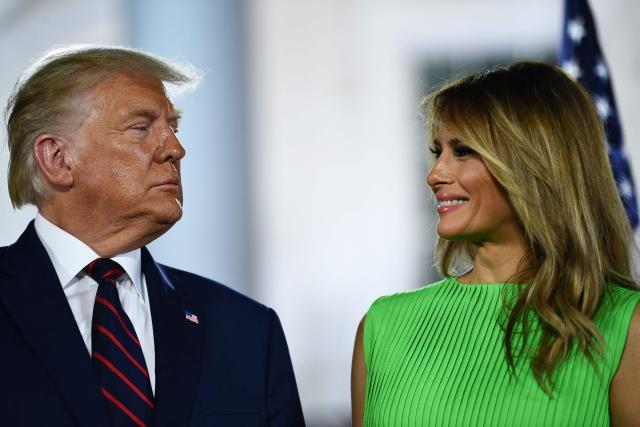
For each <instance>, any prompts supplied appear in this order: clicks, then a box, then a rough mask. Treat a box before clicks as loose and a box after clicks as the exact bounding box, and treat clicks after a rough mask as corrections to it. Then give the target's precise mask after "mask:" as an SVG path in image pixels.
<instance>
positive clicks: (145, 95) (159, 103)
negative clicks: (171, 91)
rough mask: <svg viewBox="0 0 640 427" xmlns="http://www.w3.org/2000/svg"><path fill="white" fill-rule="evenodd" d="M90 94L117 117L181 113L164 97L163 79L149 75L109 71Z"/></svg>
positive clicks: (175, 114) (175, 115) (174, 114)
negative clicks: (110, 73) (111, 72)
mask: <svg viewBox="0 0 640 427" xmlns="http://www.w3.org/2000/svg"><path fill="white" fill-rule="evenodd" d="M89 97H90V98H93V100H94V101H96V104H99V105H100V106H101V107H103V108H104V109H110V110H111V111H112V112H113V113H114V114H116V115H117V116H119V117H129V116H145V117H147V116H148V117H157V116H160V115H163V114H165V115H167V116H171V117H178V116H180V112H179V111H178V110H177V109H176V108H175V106H174V105H173V103H172V102H171V100H170V99H169V98H168V97H167V94H166V91H165V88H164V85H163V83H162V82H161V81H160V80H158V79H156V78H154V77H151V76H145V75H140V74H125V73H116V74H112V75H109V76H107V77H106V78H105V79H104V80H102V81H101V82H100V83H98V84H97V85H96V86H95V87H94V88H93V90H92V91H91V94H90V96H89ZM96 106H98V105H96Z"/></svg>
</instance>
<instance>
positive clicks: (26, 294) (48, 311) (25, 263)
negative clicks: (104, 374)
mask: <svg viewBox="0 0 640 427" xmlns="http://www.w3.org/2000/svg"><path fill="white" fill-rule="evenodd" d="M6 255H7V256H6V257H4V258H3V259H2V261H0V270H3V271H5V272H6V273H7V274H8V275H9V277H10V279H9V280H8V281H7V282H5V283H3V284H2V286H0V298H1V299H2V300H3V301H4V303H5V306H6V307H7V309H8V311H9V312H10V313H11V316H12V317H13V319H14V321H15V323H16V325H17V326H18V328H19V329H20V330H21V331H22V333H23V335H24V337H25V339H26V340H27V342H28V343H29V344H30V345H31V347H32V348H33V350H34V352H35V353H36V354H37V355H38V356H39V358H40V360H41V361H42V363H43V364H44V365H45V366H46V368H47V369H48V371H49V372H50V373H51V376H52V377H53V379H54V381H56V383H57V384H58V386H59V387H60V392H61V393H62V395H63V396H64V399H65V400H66V402H67V403H68V405H69V408H70V409H71V411H72V412H73V414H74V416H75V418H76V419H77V421H78V424H80V425H91V426H107V421H106V420H107V413H106V411H105V407H104V403H103V400H102V396H101V395H100V393H99V389H98V384H97V381H96V379H95V373H94V370H93V366H92V363H91V358H90V356H89V353H88V352H87V348H86V347H85V345H84V341H83V340H82V336H81V335H80V331H79V330H78V325H77V324H76V322H75V319H74V317H73V314H72V312H71V309H70V308H69V304H68V302H67V299H66V297H65V295H64V292H63V290H62V286H61V285H60V282H59V280H58V277H57V275H56V272H55V270H54V268H53V265H52V264H51V260H50V259H49V256H48V254H47V252H46V250H45V249H44V247H43V246H42V243H41V242H40V239H39V238H38V236H37V234H36V232H35V228H34V226H33V221H32V222H31V223H30V224H29V226H28V227H27V229H26V230H25V232H24V233H23V234H22V236H20V239H18V241H17V242H16V243H15V244H14V245H12V246H11V247H9V248H7V252H6Z"/></svg>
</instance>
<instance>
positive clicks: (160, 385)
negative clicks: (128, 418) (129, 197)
mask: <svg viewBox="0 0 640 427" xmlns="http://www.w3.org/2000/svg"><path fill="white" fill-rule="evenodd" d="M142 271H143V273H144V275H145V280H146V283H147V290H148V294H149V300H150V304H151V319H152V322H153V335H154V344H155V355H156V402H155V404H156V405H155V414H156V426H178V425H184V424H185V420H188V419H189V418H190V414H191V412H192V410H193V406H194V399H195V396H196V393H197V389H198V376H199V373H200V366H201V361H200V357H201V356H200V354H201V351H200V350H201V344H202V328H203V327H204V326H203V325H200V324H196V323H193V322H190V321H188V320H187V319H186V318H185V310H188V309H189V308H190V307H188V306H185V302H186V298H187V292H186V290H185V289H184V288H183V287H181V286H180V283H175V281H174V280H173V279H172V278H171V277H169V276H168V275H167V274H166V273H165V271H164V270H163V269H162V267H160V266H158V265H157V264H156V263H155V261H154V260H153V258H152V257H151V255H150V254H149V251H148V250H147V249H146V248H142Z"/></svg>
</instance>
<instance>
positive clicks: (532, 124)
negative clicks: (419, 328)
mask: <svg viewBox="0 0 640 427" xmlns="http://www.w3.org/2000/svg"><path fill="white" fill-rule="evenodd" d="M422 111H423V113H424V115H425V117H426V120H427V126H428V130H429V133H430V134H431V140H433V139H434V137H435V135H436V133H437V131H438V128H439V126H440V125H441V123H445V124H446V126H447V128H449V129H450V130H452V132H453V133H455V134H456V136H457V137H458V138H460V139H461V140H462V141H464V142H465V144H466V145H468V146H469V147H470V148H471V149H473V150H475V151H476V152H477V153H478V154H479V155H480V156H481V157H482V159H483V161H484V163H485V165H486V167H487V169H488V170H489V171H490V172H491V174H492V175H493V176H494V177H495V179H496V180H497V181H498V183H499V184H500V185H501V186H502V187H503V188H504V189H505V190H506V192H507V194H508V197H509V200H510V203H511V205H512V207H513V210H514V213H515V215H516V218H517V220H518V221H519V223H520V225H521V227H522V230H523V233H524V236H525V240H526V243H527V254H526V255H525V257H524V258H523V259H522V260H521V261H520V264H519V268H518V271H517V273H516V274H515V275H514V277H512V278H511V279H510V280H509V281H510V282H513V283H519V284H523V285H522V286H521V287H518V289H519V291H518V292H517V293H516V295H515V297H514V298H512V299H511V300H510V302H509V304H508V306H507V309H508V311H507V312H508V320H507V322H506V326H505V347H506V359H507V362H508V364H509V366H510V368H511V369H512V370H515V359H516V358H517V357H518V356H519V355H520V354H523V352H522V349H524V348H527V340H528V337H529V336H530V335H529V334H530V332H531V331H530V322H528V321H525V319H526V320H528V319H531V318H532V316H533V317H537V322H538V324H539V327H540V328H541V334H540V335H539V341H538V340H536V342H537V343H538V344H537V347H536V348H533V349H531V350H533V351H532V352H531V354H532V359H531V369H532V371H533V374H534V377H535V378H536V380H537V381H538V384H540V386H541V387H542V388H543V389H544V390H545V392H547V393H548V394H551V393H552V390H553V372H554V370H555V368H556V367H557V366H558V365H559V364H560V363H562V361H563V360H565V358H566V357H567V355H568V353H569V351H570V350H571V348H572V346H573V345H575V344H576V343H577V345H578V346H579V349H580V350H581V351H582V353H583V354H584V355H585V356H586V357H587V358H588V359H589V360H590V361H591V362H592V363H593V361H594V355H596V354H602V351H603V346H604V343H603V340H602V337H601V335H600V333H599V331H598V329H597V327H596V326H595V324H594V323H593V321H592V319H593V316H594V313H595V312H596V310H597V309H598V306H599V304H600V302H601V300H602V296H603V293H604V292H605V291H606V287H607V284H610V283H616V284H618V285H620V286H623V287H627V288H633V289H636V288H637V286H636V283H635V281H634V279H633V278H632V274H631V261H630V249H631V248H632V247H633V243H632V242H633V239H632V233H631V229H630V226H629V222H628V220H627V217H626V214H625V211H624V208H623V205H622V202H621V200H620V197H619V196H618V192H617V190H616V185H615V182H614V178H613V176H612V173H611V168H610V164H609V160H608V157H607V150H606V144H605V136H604V131H603V125H602V123H601V121H600V119H599V117H598V114H597V112H596V110H595V108H594V105H593V102H592V100H591V97H590V96H589V94H588V93H587V92H586V91H585V90H584V89H583V88H582V87H581V86H580V85H579V84H578V83H577V82H575V81H574V80H572V79H571V78H570V77H568V76H567V75H566V74H565V73H564V72H563V71H562V70H560V69H559V68H557V67H555V66H552V65H548V64H543V63H535V62H520V63H515V64H512V65H510V66H507V67H504V68H500V69H495V70H491V71H485V72H481V73H477V74H473V75H470V76H467V77H463V78H461V79H459V80H457V81H454V82H452V83H450V84H447V85H445V86H444V87H442V88H440V89H439V90H437V91H435V92H434V93H432V94H430V95H428V96H427V97H426V98H425V99H424V100H423V103H422ZM436 259H437V263H438V267H439V268H440V270H441V272H442V273H443V274H444V275H446V276H450V275H452V274H451V273H452V271H454V270H455V269H456V268H458V267H459V265H460V264H461V263H464V261H465V260H469V259H471V260H472V259H473V248H472V246H471V245H470V244H469V243H467V242H460V241H447V240H444V239H441V238H439V239H438V243H437V249H436ZM453 275H455V273H454V274H453ZM520 329H521V330H522V332H523V333H522V337H521V342H520V344H521V345H522V347H520V345H519V344H518V342H517V341H518V340H519V339H520V338H519V337H518V338H517V339H516V338H515V337H514V332H515V331H516V330H520ZM527 353H529V352H528V351H527Z"/></svg>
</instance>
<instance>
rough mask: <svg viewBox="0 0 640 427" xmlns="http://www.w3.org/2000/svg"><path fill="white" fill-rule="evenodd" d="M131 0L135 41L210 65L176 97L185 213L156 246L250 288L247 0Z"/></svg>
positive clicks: (190, 266)
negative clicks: (190, 88) (196, 83)
mask: <svg viewBox="0 0 640 427" xmlns="http://www.w3.org/2000/svg"><path fill="white" fill-rule="evenodd" d="M128 4H129V8H130V14H129V16H130V21H129V25H128V41H129V44H130V45H131V46H132V47H134V48H139V49H142V50H146V51H149V52H152V53H155V54H158V55H162V56H165V57H167V58H181V57H183V58H184V59H186V60H187V61H188V62H190V63H191V64H193V65H195V66H196V67H197V68H199V69H200V70H203V71H205V72H206V75H205V77H204V80H203V81H202V83H201V85H200V87H198V89H196V91H195V92H193V93H190V94H186V95H182V96H180V97H177V98H176V99H175V100H174V103H175V104H176V105H177V106H178V108H180V109H181V110H182V111H183V113H184V114H183V120H182V123H181V126H180V133H179V137H180V140H181V142H182V143H183V145H184V146H185V148H186V151H187V156H186V157H185V159H184V160H183V161H182V177H183V186H184V193H185V195H184V197H185V202H184V216H183V218H182V220H181V221H180V222H179V223H178V224H176V226H174V228H173V229H172V230H171V231H169V233H167V235H165V236H163V237H161V238H160V239H158V240H157V241H156V242H154V243H153V244H152V245H151V251H152V253H153V254H154V256H155V257H156V258H157V259H159V260H160V262H163V263H167V264H169V265H171V266H175V267H178V268H182V269H185V270H188V271H191V272H195V273H197V274H201V275H203V276H206V277H209V278H212V279H215V280H218V281H220V282H222V283H225V284H227V285H229V286H231V287H233V288H236V289H239V290H241V291H247V290H248V287H249V280H250V269H249V267H250V259H249V253H248V240H247V239H248V232H247V223H248V220H247V216H248V213H247V206H248V203H247V186H246V182H247V179H246V177H245V174H246V172H247V169H248V168H247V165H246V133H245V80H246V79H245V70H244V68H245V67H244V65H245V58H244V56H245V43H244V42H245V40H244V32H245V18H244V10H245V1H244V0H192V1H187V2H182V3H179V2H174V1H169V0H129V3H128Z"/></svg>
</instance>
